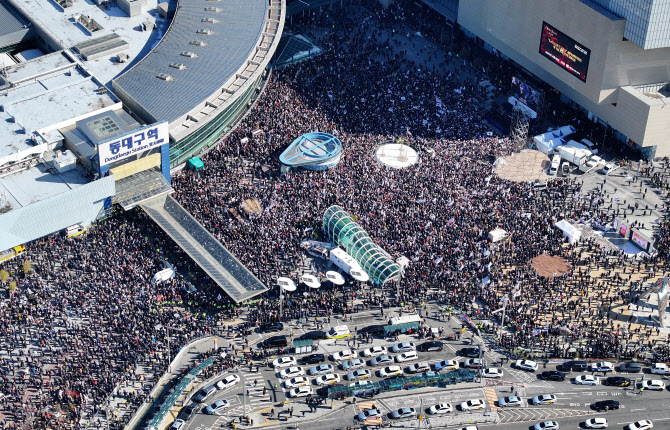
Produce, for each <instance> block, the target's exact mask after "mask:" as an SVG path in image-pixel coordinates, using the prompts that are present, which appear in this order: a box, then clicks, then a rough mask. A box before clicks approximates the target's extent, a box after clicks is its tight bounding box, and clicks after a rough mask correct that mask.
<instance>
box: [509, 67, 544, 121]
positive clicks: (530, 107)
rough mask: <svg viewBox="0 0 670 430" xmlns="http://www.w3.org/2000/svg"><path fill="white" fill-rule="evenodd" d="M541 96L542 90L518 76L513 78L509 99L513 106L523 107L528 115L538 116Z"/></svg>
mask: <svg viewBox="0 0 670 430" xmlns="http://www.w3.org/2000/svg"><path fill="white" fill-rule="evenodd" d="M540 97H541V94H540V92H539V91H537V90H536V89H535V88H533V87H531V86H530V85H528V84H527V83H526V82H524V81H522V80H521V79H519V78H517V77H516V76H515V77H513V78H512V85H511V87H510V95H509V98H508V101H509V102H510V103H512V105H513V106H516V107H517V108H519V109H521V110H522V111H523V112H524V113H525V114H526V115H527V116H529V117H531V118H537V104H538V103H539V101H540Z"/></svg>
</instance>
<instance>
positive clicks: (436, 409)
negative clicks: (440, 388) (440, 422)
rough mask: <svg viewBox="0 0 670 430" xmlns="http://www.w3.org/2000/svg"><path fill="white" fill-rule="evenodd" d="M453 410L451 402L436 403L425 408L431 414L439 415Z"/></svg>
mask: <svg viewBox="0 0 670 430" xmlns="http://www.w3.org/2000/svg"><path fill="white" fill-rule="evenodd" d="M453 410H454V407H453V406H452V405H451V403H438V404H437V405H433V406H431V407H430V408H428V409H426V412H427V413H429V414H431V415H440V414H448V413H451V412H453Z"/></svg>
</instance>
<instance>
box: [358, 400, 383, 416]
mask: <svg viewBox="0 0 670 430" xmlns="http://www.w3.org/2000/svg"><path fill="white" fill-rule="evenodd" d="M356 406H358V413H360V412H361V411H367V410H368V409H378V408H379V407H378V405H377V402H375V401H369V402H357V403H356Z"/></svg>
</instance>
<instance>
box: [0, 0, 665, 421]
mask: <svg viewBox="0 0 670 430" xmlns="http://www.w3.org/2000/svg"><path fill="white" fill-rule="evenodd" d="M400 3H401V4H404V2H400ZM375 5H376V2H369V3H366V4H365V6H366V7H367V8H373V7H375V8H376V6H375ZM314 20H318V21H319V22H318V23H319V24H327V26H324V25H319V26H318V27H313V31H312V30H309V31H310V32H312V35H313V36H314V37H315V39H316V40H317V42H318V44H319V45H320V46H321V47H322V48H323V50H324V52H323V53H322V54H321V55H318V56H316V57H315V58H313V59H310V60H309V61H305V62H302V63H299V64H296V65H291V66H289V67H286V68H282V69H279V70H276V71H275V75H274V77H273V78H272V79H271V80H270V82H269V83H268V84H267V87H266V88H265V90H264V92H263V94H262V95H261V97H260V98H259V100H258V102H257V105H256V106H255V107H254V108H253V110H252V111H251V112H250V113H249V115H248V116H247V117H246V118H245V119H244V120H243V121H242V122H241V124H240V125H239V126H238V127H237V129H235V130H234V131H233V132H232V133H231V134H230V135H229V136H228V137H227V138H226V139H224V140H223V141H222V142H221V144H220V145H218V146H217V147H216V148H214V149H213V150H212V151H210V152H209V153H208V154H207V155H205V156H203V159H204V162H205V166H206V168H205V170H204V171H201V172H197V173H195V172H192V171H182V172H181V173H179V174H178V175H177V176H175V177H174V178H173V185H174V188H175V191H176V192H175V198H176V199H177V200H178V201H179V202H180V203H181V204H182V205H184V207H186V208H187V209H188V210H189V211H190V212H191V213H192V214H193V215H194V216H195V217H196V218H197V219H198V220H199V221H200V222H201V223H202V224H203V225H204V226H205V227H206V228H207V229H208V230H209V231H211V232H212V234H214V236H215V237H217V239H218V240H220V241H221V242H222V243H223V244H224V245H225V246H226V247H227V248H228V249H229V250H230V251H231V252H233V253H234V254H235V255H236V256H237V257H238V258H239V259H240V260H241V261H242V262H243V263H244V264H245V265H246V266H247V267H248V268H249V269H250V270H251V271H252V272H253V273H254V274H255V275H256V276H257V277H258V278H259V279H260V280H261V281H263V282H264V283H265V284H266V285H268V286H270V287H273V286H274V285H275V283H276V282H275V279H276V277H277V276H289V277H291V278H293V279H294V280H296V281H297V280H298V275H299V273H302V272H303V271H310V272H313V273H316V274H319V275H321V276H322V275H323V271H324V270H325V269H324V267H322V266H318V265H307V266H305V264H304V261H303V256H304V255H303V250H302V248H301V247H300V243H301V241H303V240H305V239H314V238H317V239H318V238H320V236H318V232H319V231H320V225H321V220H322V216H323V213H324V211H325V210H326V209H327V208H328V207H329V206H331V205H333V204H337V205H340V206H341V207H343V208H344V209H345V210H346V211H348V212H349V213H351V214H353V215H355V216H356V217H357V219H358V222H359V223H360V224H361V226H362V227H363V228H364V229H365V230H366V231H367V232H368V233H369V234H370V236H371V237H372V238H373V239H374V240H375V242H376V243H377V244H379V245H380V246H381V247H382V248H384V249H385V250H386V251H387V252H388V253H390V254H391V255H392V256H393V257H394V258H397V257H400V256H405V257H407V258H408V259H409V260H410V263H409V265H408V266H407V268H406V272H405V275H404V277H403V279H402V281H401V282H400V284H399V288H398V289H397V290H396V288H395V286H394V287H393V288H387V289H382V288H368V289H365V288H364V289H358V288H355V289H354V288H351V289H346V287H347V286H345V288H334V287H332V286H326V285H324V287H323V288H321V289H319V290H312V291H311V292H310V294H309V295H307V296H305V295H303V294H302V292H303V290H300V291H299V292H298V293H296V294H294V295H291V296H289V297H288V299H287V301H286V302H285V303H284V306H283V312H284V314H283V315H280V305H279V301H278V300H277V297H276V295H274V294H272V292H270V293H268V294H265V295H263V296H262V297H259V298H257V299H255V300H253V301H252V302H249V303H246V304H244V306H234V305H233V304H232V303H230V302H229V301H228V299H227V298H225V297H221V296H222V295H221V294H220V290H219V289H218V288H217V287H216V286H214V285H213V283H212V282H211V280H209V279H208V278H207V277H206V275H204V274H203V273H202V272H201V271H200V270H199V268H198V267H197V266H196V265H195V263H193V262H192V261H191V260H190V259H189V258H188V256H187V255H186V254H185V253H183V252H182V251H181V250H180V249H179V248H178V247H177V246H176V244H174V243H173V242H172V241H171V240H170V239H169V238H168V237H167V236H166V235H165V234H164V233H163V232H162V231H160V230H159V229H158V227H157V226H156V225H155V224H153V222H152V221H151V220H150V219H149V218H148V217H147V216H146V215H144V214H143V213H142V212H141V211H139V210H136V211H133V212H130V213H124V214H118V215H116V216H114V217H112V218H110V219H107V220H105V221H103V222H101V223H99V224H98V225H97V226H95V227H94V228H92V229H91V230H90V231H88V232H87V233H86V234H85V235H83V236H81V237H79V238H75V239H64V238H61V237H59V236H53V237H49V238H46V239H44V240H42V241H41V242H39V243H33V244H30V246H29V247H28V252H27V253H26V257H25V258H22V259H16V260H12V261H10V262H9V263H8V264H6V265H4V266H3V267H4V268H6V269H7V270H9V271H10V272H11V273H12V276H13V278H14V279H15V280H17V281H18V287H17V288H16V290H13V291H12V292H11V294H10V296H9V298H8V299H5V300H3V301H2V302H1V305H2V307H0V327H1V331H0V349H1V350H2V369H3V371H2V374H1V375H0V393H2V397H1V398H0V412H1V413H2V416H1V418H0V427H2V428H12V427H20V426H23V427H24V428H45V427H46V426H47V423H48V422H50V423H51V428H57V429H58V428H69V423H70V422H73V421H74V422H76V421H77V420H79V419H80V418H81V416H82V415H83V409H84V406H85V405H87V404H90V405H94V406H96V407H97V406H100V405H102V404H103V403H104V400H105V399H106V397H107V396H109V395H110V394H112V392H113V391H114V389H115V387H116V386H117V385H119V384H120V383H124V384H126V385H127V384H128V383H131V384H135V383H137V384H139V385H140V387H141V388H140V389H139V390H136V391H133V392H132V393H130V392H129V393H128V394H127V398H128V401H129V402H131V403H135V404H139V403H140V402H141V401H142V400H143V398H144V397H145V396H146V395H147V394H148V392H149V390H150V389H151V388H152V387H153V384H155V382H156V378H155V376H156V375H158V376H160V375H161V374H162V373H164V372H165V370H166V368H167V366H168V355H170V356H172V357H174V355H175V353H176V352H177V351H178V349H179V348H180V347H181V346H183V345H184V344H186V343H187V342H188V341H190V340H193V339H195V338H197V337H199V336H204V335H208V334H212V333H224V327H225V325H226V322H227V320H228V319H230V318H234V317H239V316H242V317H244V318H245V319H246V323H245V324H246V325H245V327H252V326H255V325H257V324H260V323H265V322H271V321H277V320H284V321H287V320H293V319H298V320H299V319H301V318H305V317H316V316H323V317H326V318H328V317H329V316H331V315H332V314H345V315H346V314H348V313H349V312H352V311H354V306H353V303H354V302H356V303H357V304H358V305H359V307H358V308H360V307H363V308H373V309H381V310H382V311H383V310H384V309H386V308H387V307H390V306H404V305H409V304H414V305H417V306H422V305H425V303H426V302H430V301H439V302H441V303H444V304H448V305H449V306H452V307H455V308H458V309H460V310H462V311H463V312H466V313H468V314H470V316H471V317H472V318H475V319H477V320H487V319H489V318H492V317H493V315H492V314H491V312H492V311H493V310H494V309H497V308H498V307H499V306H500V304H499V301H500V296H501V294H502V293H505V292H507V293H510V294H512V288H514V287H517V286H518V287H520V290H521V291H522V293H521V296H520V297H514V300H515V301H516V302H515V305H514V306H510V308H509V311H508V318H509V321H510V322H511V323H512V327H511V328H510V330H506V331H505V332H504V334H503V336H502V337H501V338H499V339H497V341H498V343H499V344H500V345H501V346H502V347H503V348H505V349H507V350H508V351H510V352H514V351H516V350H518V349H519V348H521V347H524V348H527V347H539V348H541V349H543V350H544V351H546V352H547V353H550V354H552V355H557V356H565V355H567V354H568V353H569V349H570V347H572V343H573V342H575V347H576V348H580V349H579V352H580V353H581V354H583V355H589V354H590V355H593V356H598V357H600V356H610V357H611V356H612V355H613V354H617V353H622V354H624V355H625V354H628V355H632V354H633V353H634V350H631V349H629V348H625V347H619V345H620V344H625V346H628V342H629V341H631V342H632V341H633V340H635V342H640V343H645V342H651V339H652V336H654V335H655V334H656V332H655V331H654V329H653V327H649V328H635V329H633V328H631V330H628V328H627V327H624V325H626V323H624V322H620V321H617V320H616V318H613V313H612V312H610V311H609V310H608V309H607V308H608V307H611V306H612V305H613V304H614V303H616V302H617V301H619V300H634V299H635V297H636V294H639V291H638V290H637V287H638V286H639V285H641V283H642V282H643V281H644V280H645V279H651V278H652V277H654V276H656V275H657V274H660V273H662V271H663V268H662V267H663V259H662V258H661V257H657V258H656V259H653V260H650V261H644V262H641V263H635V262H628V261H627V260H625V259H624V258H623V257H622V256H621V254H620V253H618V252H616V251H611V250H609V251H603V250H602V249H600V248H599V247H598V245H597V244H596V243H595V242H594V241H592V240H590V239H589V240H587V241H586V242H585V243H581V244H579V245H567V244H565V243H564V240H563V237H562V236H561V234H560V232H559V231H558V230H556V229H555V228H554V227H553V224H554V223H555V222H556V221H558V220H559V219H563V218H567V219H570V220H573V221H579V220H587V219H588V220H590V219H594V218H595V219H597V221H598V222H599V223H603V224H604V223H607V222H608V221H611V219H612V218H613V217H614V216H615V215H616V208H613V209H611V210H610V209H599V208H601V207H602V206H603V205H604V204H605V203H606V202H611V197H610V196H607V195H606V194H605V193H604V192H589V193H583V192H582V191H581V187H580V185H581V184H580V183H578V182H576V181H574V180H568V179H565V180H555V181H550V182H549V183H548V184H547V187H546V189H543V190H538V189H535V188H533V186H532V185H531V184H528V183H516V182H510V181H507V180H504V179H502V178H500V177H498V176H497V175H495V174H494V173H493V163H492V162H493V161H494V160H495V159H496V158H497V157H500V156H505V155H509V154H510V153H511V152H512V148H513V143H512V142H511V141H510V140H509V139H507V138H502V137H495V136H491V135H490V133H487V132H489V128H488V126H487V124H486V123H485V122H484V121H483V120H482V110H481V106H479V105H478V104H477V103H476V99H477V97H478V95H479V94H480V90H479V88H478V85H477V83H478V81H479V80H480V79H482V78H483V73H484V72H483V71H480V70H478V69H476V68H472V67H471V66H470V65H468V64H465V63H464V62H463V61H461V60H460V59H459V58H458V57H457V56H456V55H446V54H445V52H444V51H443V50H441V49H435V52H434V53H433V52H428V51H427V50H426V51H425V52H424V49H425V48H417V47H416V46H415V45H416V44H417V38H419V37H424V36H416V35H414V32H413V29H414V28H415V27H414V26H415V25H420V26H421V28H422V29H424V30H426V31H425V33H426V35H427V36H429V37H430V36H431V35H432V37H437V36H436V34H437V33H435V32H433V31H432V30H431V28H432V27H430V26H428V27H426V25H427V23H426V21H427V19H423V20H421V21H420V22H419V23H417V20H416V16H415V15H413V14H411V13H406V12H405V11H404V9H403V6H402V5H401V6H394V7H393V8H392V9H391V10H390V11H386V12H385V11H383V10H381V9H375V10H374V11H373V13H368V12H367V11H366V9H365V8H360V9H357V11H354V12H352V13H351V14H341V13H332V14H331V13H329V12H327V11H324V12H323V13H322V14H320V15H309V14H308V15H307V16H306V17H305V18H302V19H300V18H298V17H296V20H295V21H296V22H295V25H296V26H297V27H300V28H303V29H312V27H311V26H312V24H315V22H314ZM361 23H364V24H365V25H362V24H361ZM331 25H332V27H331ZM326 27H327V28H329V30H327V31H326V30H323V28H326ZM420 42H421V44H425V41H424V40H421V41H420ZM454 42H455V41H454V40H450V41H449V44H450V45H451V46H453V44H454ZM458 43H459V44H465V43H466V42H458ZM429 45H430V44H429ZM454 52H456V50H454ZM438 55H439V56H440V57H439V59H438V58H437V57H438ZM433 56H434V57H433ZM488 64H489V65H490V67H489V70H488V73H489V75H491V76H489V79H492V80H493V81H494V82H503V81H504V82H507V81H508V78H509V76H510V74H511V73H512V69H511V67H510V66H509V65H507V64H505V63H504V62H503V61H502V60H501V59H499V58H497V57H492V58H490V62H489V63H488ZM496 65H499V67H496ZM498 72H499V75H498V74H497V73H498ZM501 88H502V87H501ZM501 91H503V90H502V89H501ZM556 109H559V111H560V109H561V108H560V106H557V107H556ZM559 113H560V112H559ZM257 129H260V130H261V131H262V133H260V134H257V135H256V136H257V137H256V138H252V139H249V140H248V141H247V143H245V144H243V143H240V142H241V140H242V139H243V138H245V137H249V136H251V132H252V131H255V130H257ZM311 131H323V132H328V133H332V134H334V135H336V136H337V137H338V138H339V139H340V140H341V141H342V142H343V145H344V148H343V157H342V160H341V162H340V163H339V165H337V166H336V167H335V168H332V169H330V170H328V171H325V172H310V171H300V170H298V171H290V172H285V173H283V172H282V171H281V170H280V166H279V165H278V160H277V158H278V154H279V153H281V151H282V150H283V149H285V148H286V147H287V145H288V144H290V143H291V142H292V141H293V140H294V139H295V138H297V137H299V136H300V135H302V134H304V133H307V132H311ZM398 140H403V141H404V142H405V143H407V144H408V145H411V146H412V147H414V148H415V149H416V150H417V151H418V152H419V154H420V156H421V161H420V163H419V164H418V165H417V166H415V167H412V168H409V169H406V170H394V169H389V168H386V167H384V166H382V165H380V164H379V163H378V162H377V161H375V159H374V156H373V154H374V150H375V148H376V147H377V146H378V145H380V144H381V143H383V142H387V141H398ZM663 179H664V180H665V178H663ZM249 199H252V200H256V201H258V202H259V203H260V205H261V207H262V210H261V211H260V213H259V214H257V215H255V216H243V217H241V216H238V215H235V214H239V213H240V211H239V209H240V205H241V204H242V202H244V201H245V200H249ZM608 199H609V200H608ZM662 227H663V228H664V231H665V232H666V234H668V233H670V227H668V224H667V223H663V224H662ZM494 228H502V229H504V230H506V231H507V232H509V233H510V239H509V240H508V241H507V242H505V244H504V245H499V246H492V244H491V243H490V241H489V239H488V237H487V235H488V233H489V231H491V230H493V229H494ZM665 240H667V239H663V241H662V243H663V244H664V245H663V248H662V249H661V251H662V252H661V254H663V257H665V256H667V253H668V249H669V248H670V247H669V246H666V245H665ZM545 252H547V253H550V254H552V255H560V256H562V257H564V258H565V259H566V260H568V261H569V262H570V263H571V264H572V265H573V268H574V269H573V270H572V271H571V272H570V273H568V274H566V275H564V276H560V277H555V278H549V279H546V278H541V277H539V276H537V274H536V273H535V272H534V271H533V270H532V269H531V267H530V265H529V260H530V259H532V258H533V257H535V256H537V255H539V254H542V253H545ZM24 261H30V265H31V267H30V268H27V267H24V266H23V262H24ZM165 261H168V262H169V263H171V264H173V265H174V266H175V268H176V269H177V272H178V273H180V276H177V277H176V278H175V279H173V280H170V281H168V282H166V283H162V284H157V285H154V284H153V283H152V282H151V278H152V276H153V275H154V274H155V273H156V272H157V271H158V270H160V269H161V268H162V267H163V266H164V262H165ZM600 268H603V269H605V270H608V271H609V275H608V278H602V277H601V278H594V277H591V276H590V274H589V272H590V271H591V270H594V269H596V270H597V269H600ZM615 269H616V270H615ZM634 274H636V275H639V276H636V278H635V283H634V285H633V283H632V282H633V280H632V279H633V278H632V276H633V275H634ZM182 275H183V276H182ZM485 279H487V280H488V281H487V282H488V283H485V282H483V281H484V280H485ZM631 285H633V286H634V287H631ZM586 300H588V303H589V306H588V310H587V312H586V313H584V312H582V309H580V307H583V303H582V302H583V301H586ZM591 300H593V302H594V306H593V307H592V306H590V305H591ZM596 302H598V306H596ZM482 327H483V328H484V330H485V331H489V332H491V333H492V330H487V329H486V327H487V326H486V325H484V326H482ZM168 328H174V330H173V331H171V333H170V339H171V351H167V348H166V345H165V338H166V336H167V330H168ZM635 330H637V332H635ZM624 332H625V333H624ZM492 336H494V337H495V335H494V334H493V333H492ZM577 341H581V343H578V344H577V343H576V342H577ZM638 345H639V343H638ZM237 364H238V363H237V362H235V361H227V362H219V363H218V364H217V366H218V367H216V368H213V369H215V370H218V369H220V368H221V366H233V365H237ZM212 371H213V370H211V369H210V370H208V371H207V372H210V373H211V372H212ZM145 375H150V376H145ZM151 375H153V376H154V377H153V378H152V377H151ZM121 394H123V393H121ZM126 420H127V417H120V418H118V419H117V420H116V421H115V422H116V424H117V425H122V424H123V423H124V422H125V421H126Z"/></svg>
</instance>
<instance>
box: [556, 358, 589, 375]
mask: <svg viewBox="0 0 670 430" xmlns="http://www.w3.org/2000/svg"><path fill="white" fill-rule="evenodd" d="M587 368H588V364H587V363H586V361H583V360H572V361H566V362H565V363H563V364H562V365H561V369H560V370H562V371H564V372H570V371H574V372H585V371H586V369H587Z"/></svg>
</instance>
